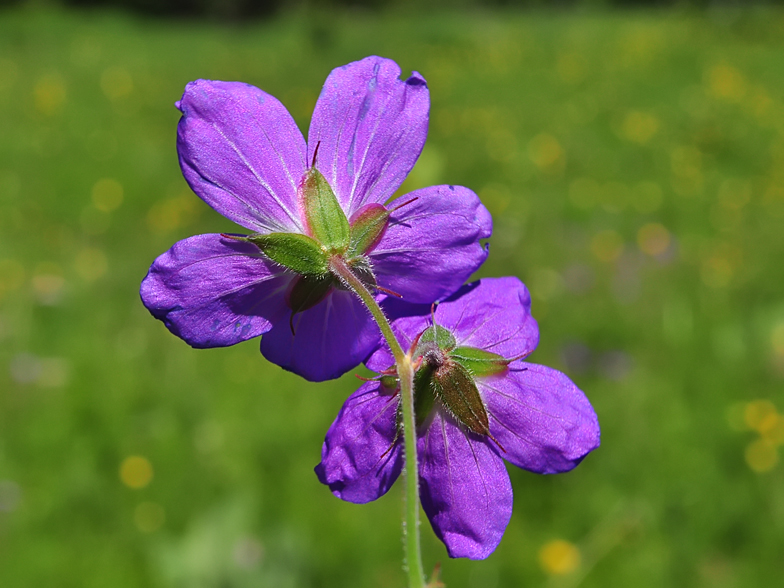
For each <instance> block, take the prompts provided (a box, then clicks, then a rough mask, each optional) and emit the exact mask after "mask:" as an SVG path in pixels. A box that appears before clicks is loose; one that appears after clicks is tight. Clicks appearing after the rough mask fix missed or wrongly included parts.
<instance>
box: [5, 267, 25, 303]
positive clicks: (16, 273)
mask: <svg viewBox="0 0 784 588" xmlns="http://www.w3.org/2000/svg"><path fill="white" fill-rule="evenodd" d="M24 278H25V270H24V266H23V265H22V264H21V263H19V262H18V261H17V260H15V259H0V297H2V296H3V294H5V293H6V292H13V291H14V290H17V289H19V287H20V286H21V285H22V284H24Z"/></svg>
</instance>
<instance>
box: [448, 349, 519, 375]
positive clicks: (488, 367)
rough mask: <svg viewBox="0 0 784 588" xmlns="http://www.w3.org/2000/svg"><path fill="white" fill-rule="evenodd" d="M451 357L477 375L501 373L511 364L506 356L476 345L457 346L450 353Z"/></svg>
mask: <svg viewBox="0 0 784 588" xmlns="http://www.w3.org/2000/svg"><path fill="white" fill-rule="evenodd" d="M449 357H451V358H452V359H453V360H454V361H456V362H457V363H459V364H460V365H462V366H463V367H464V368H466V369H467V370H468V371H469V372H471V373H472V374H473V375H475V376H492V375H494V374H500V373H501V372H504V371H506V367H507V366H508V365H509V360H507V359H506V358H505V357H503V356H501V355H498V354H497V353H492V352H490V351H485V350H484V349H477V348H476V347H456V348H455V349H453V350H452V351H451V352H450V353H449Z"/></svg>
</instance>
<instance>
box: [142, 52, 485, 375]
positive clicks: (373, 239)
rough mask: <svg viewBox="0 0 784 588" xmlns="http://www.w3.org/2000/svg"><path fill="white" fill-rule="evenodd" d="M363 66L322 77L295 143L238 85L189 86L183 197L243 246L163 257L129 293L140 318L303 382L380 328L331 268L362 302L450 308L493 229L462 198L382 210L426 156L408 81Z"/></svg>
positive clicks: (417, 90) (336, 366) (180, 142)
mask: <svg viewBox="0 0 784 588" xmlns="http://www.w3.org/2000/svg"><path fill="white" fill-rule="evenodd" d="M399 76H400V68H399V67H398V66H397V64H395V63H394V62H393V61H390V60H388V59H382V58H380V57H368V58H366V59H363V60H362V61H358V62H355V63H350V64H348V65H346V66H343V67H340V68H338V69H335V70H334V71H333V72H332V73H331V74H330V75H329V77H328V78H327V81H326V82H325V84H324V88H323V90H322V91H321V95H320V97H319V99H318V102H317V104H316V108H315V111H314V113H313V119H312V121H311V125H310V131H309V133H308V142H307V144H306V143H305V140H304V138H303V136H302V134H301V133H300V131H299V129H298V128H297V126H296V124H295V123H294V120H293V119H292V117H291V115H290V114H289V113H288V111H287V110H286V109H285V108H284V107H283V105H282V104H281V103H280V102H278V100H276V99H275V98H274V97H272V96H270V95H269V94H267V93H265V92H263V91H262V90H260V89H258V88H256V87H253V86H250V85H248V84H243V83H239V82H219V81H208V80H197V81H195V82H191V83H189V84H188V85H187V87H186V88H185V93H184V94H183V97H182V100H180V101H179V102H178V103H177V108H179V109H180V110H181V111H182V113H183V116H182V118H181V119H180V123H179V127H178V136H177V151H178V153H179V158H180V165H181V167H182V171H183V174H184V175H185V179H186V180H187V182H188V184H189V185H190V186H191V188H192V189H193V191H194V192H196V194H197V195H198V196H200V197H201V198H202V199H203V200H204V201H205V202H207V204H209V205H210V206H211V207H212V208H214V209H215V210H217V211H218V212H219V213H221V214H222V215H223V216H225V217H227V218H229V219H231V220H232V221H234V222H236V223H237V224H239V225H241V226H243V227H245V228H246V229H248V230H249V231H251V232H252V234H251V235H225V234H207V235H197V236H195V237H190V238H188V239H184V240H182V241H180V242H178V243H176V244H175V245H174V246H173V247H172V248H171V249H170V250H169V251H167V252H166V253H164V254H163V255H161V256H160V257H159V258H158V259H156V260H155V262H154V263H153V264H152V267H151V268H150V271H149V273H148V274H147V277H146V278H145V279H144V281H143V282H142V286H141V297H142V301H143V302H144V304H145V306H146V307H147V308H148V309H149V310H150V312H151V313H152V314H153V315H154V316H155V317H156V318H158V319H160V320H162V321H163V322H164V323H165V324H166V326H167V327H168V328H169V330H170V331H171V332H172V333H174V334H175V335H177V336H179V337H181V338H182V339H184V340H185V341H186V342H187V343H189V344H190V345H192V346H193V347H223V346H227V345H233V344H235V343H238V342H240V341H244V340H246V339H250V338H252V337H257V336H259V335H262V334H264V337H263V338H262V341H261V352H262V354H263V355H264V356H265V357H266V358H267V359H269V360H270V361H272V362H274V363H277V364H278V365H280V366H282V367H284V368H285V369H288V370H291V371H293V372H296V373H298V374H300V375H301V376H303V377H305V378H307V379H309V380H325V379H330V378H335V377H338V376H340V375H341V374H343V373H344V372H346V371H347V370H349V369H351V368H352V367H354V366H356V365H357V364H358V363H359V362H361V361H362V360H363V359H365V357H367V355H368V353H369V352H370V351H371V350H372V348H373V346H374V345H375V344H376V343H377V340H378V337H379V333H378V327H377V326H376V325H375V324H374V323H373V321H372V319H371V317H370V314H369V313H368V312H367V311H366V310H365V309H364V308H363V306H362V305H361V303H360V302H359V300H358V299H356V297H355V296H354V294H353V293H351V292H349V291H348V290H347V289H346V288H345V287H344V286H342V285H341V283H340V282H339V281H338V280H337V279H336V278H334V277H333V274H332V273H331V272H330V263H331V260H332V259H333V258H334V257H337V258H340V259H341V260H343V261H344V262H345V263H346V264H347V265H348V266H349V267H350V268H351V270H352V271H354V272H355V274H356V275H358V276H360V277H361V278H362V279H363V281H364V282H365V283H366V284H367V285H368V287H370V288H371V289H375V290H376V291H377V292H378V295H379V297H383V294H381V291H391V292H393V293H397V294H399V295H400V296H402V298H403V299H404V300H407V301H409V302H415V303H423V302H428V303H429V302H432V301H433V300H436V299H438V298H441V297H444V296H448V295H449V294H451V293H452V292H454V291H455V290H457V288H459V287H460V285H461V284H462V283H463V282H464V281H465V280H466V278H467V277H468V276H469V275H470V274H471V273H472V272H473V271H474V270H475V269H476V268H477V267H479V265H481V263H482V262H483V261H484V260H485V258H486V257H487V248H486V247H485V246H483V245H482V244H480V239H484V238H487V237H489V236H490V233H491V230H492V221H491V219H490V215H489V213H488V212H487V210H486V209H485V207H484V206H482V204H481V203H480V202H479V199H478V198H477V196H476V194H474V193H473V192H471V191H470V190H468V189H467V188H462V187H459V186H433V187H431V188H425V189H422V190H417V191H415V192H412V193H410V194H408V195H406V196H403V197H402V198H399V199H397V200H394V201H392V202H391V203H389V204H387V205H386V206H385V203H387V201H388V200H389V199H390V198H391V197H392V195H393V193H394V192H395V190H397V188H399V187H400V185H401V184H402V182H403V180H404V179H405V177H406V175H407V174H408V172H409V171H410V170H411V168H412V167H413V165H414V163H415V162H416V160H417V158H418V157H419V154H420V152H421V150H422V147H423V145H424V142H425V136H426V134H427V125H428V111H429V106H430V99H429V94H428V89H427V85H426V83H425V80H424V79H423V78H422V77H421V76H420V75H419V74H417V73H414V74H412V76H411V77H410V78H408V79H407V80H405V81H403V80H400V79H399Z"/></svg>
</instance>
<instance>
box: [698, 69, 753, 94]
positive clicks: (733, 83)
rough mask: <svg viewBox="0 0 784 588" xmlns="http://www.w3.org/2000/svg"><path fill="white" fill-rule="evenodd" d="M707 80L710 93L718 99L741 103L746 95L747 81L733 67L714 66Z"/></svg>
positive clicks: (708, 73)
mask: <svg viewBox="0 0 784 588" xmlns="http://www.w3.org/2000/svg"><path fill="white" fill-rule="evenodd" d="M706 78H707V82H708V88H709V90H710V93H711V94H712V95H713V96H715V97H716V98H722V99H724V100H727V101H728V102H740V101H741V99H742V98H743V97H744V96H745V95H746V79H745V78H744V77H743V74H742V73H741V72H740V71H739V70H738V69H736V68H734V67H732V66H731V65H727V64H720V65H715V66H713V67H712V68H711V69H710V70H708V72H707V75H706Z"/></svg>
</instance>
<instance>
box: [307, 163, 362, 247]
mask: <svg viewBox="0 0 784 588" xmlns="http://www.w3.org/2000/svg"><path fill="white" fill-rule="evenodd" d="M299 200H300V206H301V207H302V212H303V215H304V217H305V221H306V222H307V226H308V230H309V231H310V234H311V236H312V237H313V238H314V239H315V240H316V241H318V242H319V243H320V244H321V245H323V247H324V248H325V249H326V251H327V252H328V253H345V252H346V250H347V249H348V246H349V241H350V226H349V224H348V219H347V218H346V214H345V213H344V212H343V209H342V208H341V207H340V203H339V202H338V199H337V198H336V197H335V193H334V192H333V191H332V188H331V187H330V186H329V183H328V182H327V180H326V179H325V178H324V176H323V175H321V172H319V171H318V170H317V169H316V168H315V167H311V168H310V169H309V170H308V171H307V172H306V173H305V177H304V178H303V179H302V183H301V184H300V188H299Z"/></svg>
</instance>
